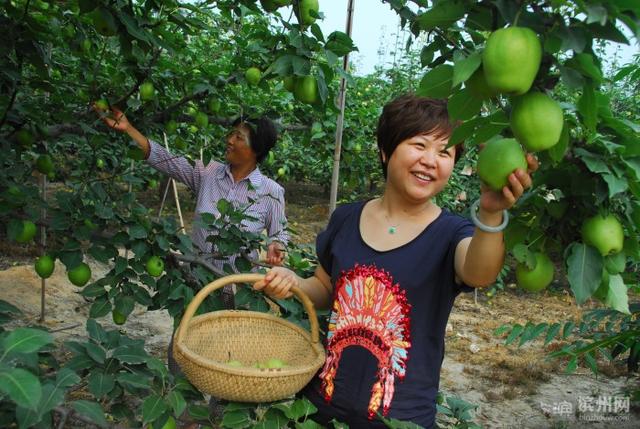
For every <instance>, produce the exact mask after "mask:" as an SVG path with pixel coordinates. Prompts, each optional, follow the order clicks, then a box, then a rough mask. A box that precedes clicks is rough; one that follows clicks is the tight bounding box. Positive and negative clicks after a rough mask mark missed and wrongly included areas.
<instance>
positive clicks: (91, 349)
mask: <svg viewBox="0 0 640 429" xmlns="http://www.w3.org/2000/svg"><path fill="white" fill-rule="evenodd" d="M84 347H85V349H86V350H87V354H88V355H89V357H90V358H91V359H93V360H94V361H96V362H98V363H104V361H105V360H106V359H107V352H106V351H105V349H104V348H103V347H102V346H99V345H97V344H93V343H86V344H85V345H84Z"/></svg>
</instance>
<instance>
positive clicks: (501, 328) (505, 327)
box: [493, 324, 511, 337]
mask: <svg viewBox="0 0 640 429" xmlns="http://www.w3.org/2000/svg"><path fill="white" fill-rule="evenodd" d="M510 330H511V325H509V324H504V325H502V326H499V327H498V328H496V329H495V330H494V331H493V335H495V336H497V337H499V336H501V335H502V334H504V333H506V332H508V331H510Z"/></svg>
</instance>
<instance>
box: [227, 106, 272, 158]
mask: <svg viewBox="0 0 640 429" xmlns="http://www.w3.org/2000/svg"><path fill="white" fill-rule="evenodd" d="M240 124H245V125H247V126H248V128H249V144H250V145H251V149H252V150H253V152H254V153H255V154H256V160H257V161H258V163H260V162H262V161H263V160H264V159H265V158H266V157H267V155H268V154H269V151H270V150H271V149H272V148H273V147H274V146H275V145H276V141H277V140H278V131H277V129H276V126H275V124H274V123H273V122H272V121H271V120H270V119H269V118H267V117H264V116H263V117H261V118H257V119H254V118H250V117H247V116H239V117H238V118H236V119H235V120H234V121H233V123H232V124H231V125H232V126H233V127H236V126H238V125H240Z"/></svg>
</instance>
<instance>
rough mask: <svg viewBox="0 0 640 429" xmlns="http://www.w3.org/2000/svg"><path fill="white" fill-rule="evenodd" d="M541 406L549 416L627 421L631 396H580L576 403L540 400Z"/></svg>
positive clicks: (591, 420) (595, 420)
mask: <svg viewBox="0 0 640 429" xmlns="http://www.w3.org/2000/svg"><path fill="white" fill-rule="evenodd" d="M540 408H541V409H542V412H544V413H545V414H546V415H547V416H549V415H553V416H556V417H562V418H569V419H570V418H572V417H574V416H575V417H576V418H577V419H578V420H582V421H590V422H598V421H600V422H601V421H627V420H629V418H630V416H629V410H630V399H629V396H611V395H599V396H597V397H592V396H579V397H578V402H577V404H576V405H574V404H573V403H572V402H569V401H559V402H552V403H545V402H540Z"/></svg>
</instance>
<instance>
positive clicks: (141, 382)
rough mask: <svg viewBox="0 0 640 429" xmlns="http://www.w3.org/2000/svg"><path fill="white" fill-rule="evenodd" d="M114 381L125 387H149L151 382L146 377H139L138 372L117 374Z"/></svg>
mask: <svg viewBox="0 0 640 429" xmlns="http://www.w3.org/2000/svg"><path fill="white" fill-rule="evenodd" d="M116 381H117V382H118V383H120V385H122V387H124V388H125V389H127V390H129V389H128V388H129V387H131V388H133V389H150V388H151V382H150V380H149V379H148V378H147V377H141V376H140V374H130V373H127V372H123V373H120V374H118V376H117V377H116Z"/></svg>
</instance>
